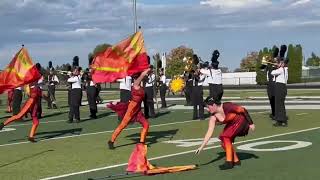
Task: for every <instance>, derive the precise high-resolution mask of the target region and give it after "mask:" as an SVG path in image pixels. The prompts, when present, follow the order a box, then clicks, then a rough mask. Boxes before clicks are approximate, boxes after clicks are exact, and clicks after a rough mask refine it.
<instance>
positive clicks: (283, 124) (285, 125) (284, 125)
mask: <svg viewBox="0 0 320 180" xmlns="http://www.w3.org/2000/svg"><path fill="white" fill-rule="evenodd" d="M273 126H274V127H288V123H286V122H276V123H274V124H273Z"/></svg>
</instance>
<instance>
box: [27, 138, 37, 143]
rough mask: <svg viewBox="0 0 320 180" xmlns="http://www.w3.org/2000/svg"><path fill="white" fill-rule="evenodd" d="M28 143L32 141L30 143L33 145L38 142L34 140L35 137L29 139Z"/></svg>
mask: <svg viewBox="0 0 320 180" xmlns="http://www.w3.org/2000/svg"><path fill="white" fill-rule="evenodd" d="M28 141H30V142H32V143H35V142H37V141H36V140H35V139H34V137H28Z"/></svg>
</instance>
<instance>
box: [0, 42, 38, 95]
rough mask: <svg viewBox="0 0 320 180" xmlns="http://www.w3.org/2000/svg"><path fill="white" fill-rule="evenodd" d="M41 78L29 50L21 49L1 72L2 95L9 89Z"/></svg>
mask: <svg viewBox="0 0 320 180" xmlns="http://www.w3.org/2000/svg"><path fill="white" fill-rule="evenodd" d="M40 77H41V74H40V73H39V71H38V70H37V68H36V67H35V66H34V64H33V62H32V59H31V58H30V56H29V53H28V51H27V49H25V48H21V49H20V51H19V52H18V53H17V54H16V55H15V56H14V58H13V59H12V60H11V62H10V64H9V65H8V66H7V67H6V68H5V69H4V70H3V71H1V72H0V94H2V93H3V92H5V91H6V90H8V89H13V88H16V87H19V86H23V85H26V84H30V83H32V82H34V81H37V80H38V79H39V78H40Z"/></svg>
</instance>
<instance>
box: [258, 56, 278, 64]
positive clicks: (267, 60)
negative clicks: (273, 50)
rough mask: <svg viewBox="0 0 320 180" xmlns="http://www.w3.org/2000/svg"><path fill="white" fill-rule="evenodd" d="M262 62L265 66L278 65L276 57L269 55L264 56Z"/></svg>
mask: <svg viewBox="0 0 320 180" xmlns="http://www.w3.org/2000/svg"><path fill="white" fill-rule="evenodd" d="M261 64H262V65H264V66H267V65H269V64H270V65H273V66H277V65H278V63H277V62H276V60H275V59H274V58H271V57H270V56H269V55H266V56H263V57H262V60H261Z"/></svg>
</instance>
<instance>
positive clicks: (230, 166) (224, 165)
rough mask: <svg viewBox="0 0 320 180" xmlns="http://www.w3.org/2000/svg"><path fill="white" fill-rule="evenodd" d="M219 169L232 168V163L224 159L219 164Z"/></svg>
mask: <svg viewBox="0 0 320 180" xmlns="http://www.w3.org/2000/svg"><path fill="white" fill-rule="evenodd" d="M219 168H220V170H227V169H232V168H233V163H232V162H229V161H226V162H225V163H224V164H222V165H220V166H219Z"/></svg>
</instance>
